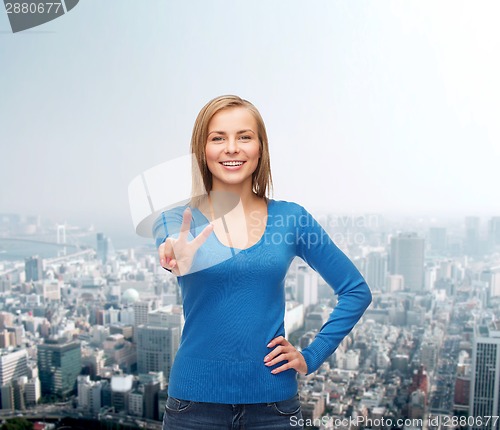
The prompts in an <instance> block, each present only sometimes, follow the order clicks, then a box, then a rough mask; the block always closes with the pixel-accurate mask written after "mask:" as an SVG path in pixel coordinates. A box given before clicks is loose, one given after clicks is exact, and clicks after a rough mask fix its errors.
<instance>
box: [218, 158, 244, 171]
mask: <svg viewBox="0 0 500 430" xmlns="http://www.w3.org/2000/svg"><path fill="white" fill-rule="evenodd" d="M228 161H236V162H240V163H243V164H240V165H239V166H224V164H222V163H226V162H228ZM245 163H246V161H244V160H224V161H219V164H220V165H221V166H222V167H223V168H224V169H225V170H230V171H234V170H239V169H241V168H242V167H243V166H244V165H245Z"/></svg>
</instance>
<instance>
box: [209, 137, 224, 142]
mask: <svg viewBox="0 0 500 430" xmlns="http://www.w3.org/2000/svg"><path fill="white" fill-rule="evenodd" d="M222 140H223V138H222V137H221V136H214V137H212V139H211V142H221V141H222Z"/></svg>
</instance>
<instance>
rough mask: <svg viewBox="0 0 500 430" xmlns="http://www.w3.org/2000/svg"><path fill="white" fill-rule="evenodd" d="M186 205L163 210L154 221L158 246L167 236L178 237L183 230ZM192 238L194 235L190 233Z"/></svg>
mask: <svg viewBox="0 0 500 430" xmlns="http://www.w3.org/2000/svg"><path fill="white" fill-rule="evenodd" d="M184 209H186V206H178V207H176V208H173V209H170V210H168V211H164V212H162V213H161V214H160V215H159V216H158V218H156V220H155V222H154V223H153V229H152V232H153V237H154V239H155V245H156V248H158V247H159V246H160V245H161V244H162V243H163V242H165V240H166V239H167V237H169V236H172V237H176V236H178V235H179V232H180V231H181V225H182V215H183V213H184ZM190 238H192V235H191V234H190Z"/></svg>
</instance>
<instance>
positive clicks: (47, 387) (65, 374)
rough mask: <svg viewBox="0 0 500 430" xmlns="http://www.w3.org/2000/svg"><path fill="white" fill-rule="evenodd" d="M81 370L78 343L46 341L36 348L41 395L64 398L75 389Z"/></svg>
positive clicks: (80, 354) (60, 340) (59, 340)
mask: <svg viewBox="0 0 500 430" xmlns="http://www.w3.org/2000/svg"><path fill="white" fill-rule="evenodd" d="M81 368H82V353H81V349H80V343H79V342H76V341H72V342H65V341H64V340H63V339H57V340H46V341H45V343H44V344H42V345H39V346H38V370H39V374H40V382H41V383H42V393H43V394H56V395H58V396H60V397H65V396H66V395H67V394H69V393H71V392H72V391H73V390H74V389H75V388H76V385H75V384H76V378H77V376H78V375H79V374H80V371H81Z"/></svg>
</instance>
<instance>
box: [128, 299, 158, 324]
mask: <svg viewBox="0 0 500 430" xmlns="http://www.w3.org/2000/svg"><path fill="white" fill-rule="evenodd" d="M132 308H133V309H134V325H135V326H136V327H137V326H139V325H143V324H147V322H148V314H149V313H150V312H151V311H153V310H155V309H156V302H155V301H153V300H142V301H138V302H135V303H134V304H133V305H132Z"/></svg>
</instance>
